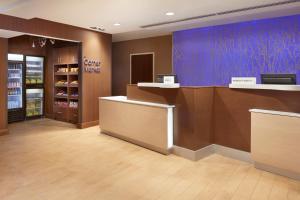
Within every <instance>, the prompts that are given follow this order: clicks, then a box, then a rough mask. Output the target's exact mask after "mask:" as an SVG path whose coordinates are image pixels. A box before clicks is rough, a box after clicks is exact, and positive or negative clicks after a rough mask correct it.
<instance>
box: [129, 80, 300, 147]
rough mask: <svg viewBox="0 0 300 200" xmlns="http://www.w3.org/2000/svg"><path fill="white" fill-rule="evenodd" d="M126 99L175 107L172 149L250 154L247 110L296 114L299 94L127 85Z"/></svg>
mask: <svg viewBox="0 0 300 200" xmlns="http://www.w3.org/2000/svg"><path fill="white" fill-rule="evenodd" d="M127 98H128V99H131V100H138V101H148V102H155V103H163V104H170V105H175V108H174V145H176V146H179V147H182V148H185V149H189V150H192V151H197V150H199V149H202V148H204V147H207V146H209V145H211V144H217V145H221V146H225V147H230V148H233V149H237V150H241V151H245V152H250V147H251V115H250V113H249V110H250V109H253V108H258V109H267V110H277V111H285V112H295V113H300V103H299V99H300V91H281V90H267V89H264V90H262V89H253V88H252V89H248V88H229V87H180V88H177V89H174V88H173V89H166V88H146V87H138V86H137V85H128V86H127Z"/></svg>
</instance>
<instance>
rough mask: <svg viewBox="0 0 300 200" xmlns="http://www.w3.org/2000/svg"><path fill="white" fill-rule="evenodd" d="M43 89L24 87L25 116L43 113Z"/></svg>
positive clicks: (30, 116)
mask: <svg viewBox="0 0 300 200" xmlns="http://www.w3.org/2000/svg"><path fill="white" fill-rule="evenodd" d="M43 110H44V89H26V118H27V119H28V118H33V117H41V116H43V115H44V111H43Z"/></svg>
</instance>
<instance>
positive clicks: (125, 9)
mask: <svg viewBox="0 0 300 200" xmlns="http://www.w3.org/2000/svg"><path fill="white" fill-rule="evenodd" d="M284 1H285V0H251V1H246V0H84V1H83V0H51V1H50V0H1V1H0V13H3V14H8V15H13V16H17V17H22V18H27V19H31V18H35V17H38V18H43V19H47V20H51V21H56V22H61V23H65V24H71V25H74V26H79V27H83V28H89V27H92V26H97V27H100V28H104V29H105V32H107V33H111V34H113V40H114V41H122V40H130V39H136V38H143V37H151V36H157V35H165V34H170V33H171V32H173V31H177V30H182V29H188V28H194V27H201V26H210V25H218V24H225V23H232V22H238V21H246V20H252V19H261V18H268V17H276V16H285V15H292V14H300V1H297V2H296V3H291V4H286V5H278V6H273V7H268V8H259V9H254V10H250V11H245V12H235V13H231V14H227V15H222V16H212V17H207V18H203V19H194V20H187V21H183V22H177V23H172V24H169V25H163V26H155V27H152V28H141V26H144V25H150V24H156V23H162V22H168V21H174V20H181V19H185V18H190V17H195V16H201V15H206V14H212V13H218V12H224V11H229V10H235V9H241V8H247V7H253V6H260V5H265V4H271V3H276V2H284ZM166 12H174V13H175V15H174V16H166V15H165V13H166ZM115 23H120V24H121V25H120V26H114V24H115Z"/></svg>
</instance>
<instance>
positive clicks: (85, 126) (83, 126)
mask: <svg viewBox="0 0 300 200" xmlns="http://www.w3.org/2000/svg"><path fill="white" fill-rule="evenodd" d="M98 125H99V120H96V121H92V122H83V123H79V124H78V128H81V129H83V128H89V127H93V126H98Z"/></svg>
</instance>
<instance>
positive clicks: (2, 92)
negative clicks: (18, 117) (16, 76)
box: [0, 38, 8, 135]
mask: <svg viewBox="0 0 300 200" xmlns="http://www.w3.org/2000/svg"><path fill="white" fill-rule="evenodd" d="M7 44H8V41H7V39H4V38H0V61H1V62H0V75H1V77H0V135H2V134H5V133H7V50H8V49H7Z"/></svg>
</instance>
